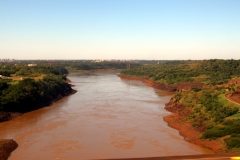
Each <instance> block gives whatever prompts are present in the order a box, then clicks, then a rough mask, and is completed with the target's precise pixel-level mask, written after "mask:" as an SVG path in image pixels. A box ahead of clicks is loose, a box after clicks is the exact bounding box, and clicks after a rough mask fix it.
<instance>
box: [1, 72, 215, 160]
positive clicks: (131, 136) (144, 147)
mask: <svg viewBox="0 0 240 160" xmlns="http://www.w3.org/2000/svg"><path fill="white" fill-rule="evenodd" d="M68 78H69V79H70V80H71V81H72V84H73V85H75V86H74V87H73V88H74V89H76V90H77V91H78V92H77V93H76V94H74V95H71V96H69V97H66V98H64V99H62V100H60V101H58V102H56V103H54V104H53V105H52V106H51V107H46V108H42V109H39V110H36V111H33V112H29V113H26V114H24V115H23V116H21V117H18V118H16V119H14V120H12V121H8V122H4V123H0V131H1V132H0V138H12V139H15V140H16V141H17V142H18V144H19V147H18V148H17V150H15V151H14V152H13V153H12V156H11V157H10V160H33V159H34V160H42V159H46V160H75V159H76V160H77V159H106V158H130V157H134V158H136V157H155V156H169V155H170V156H174V155H192V154H205V153H208V154H209V153H212V152H211V151H209V150H206V149H203V148H200V147H198V146H196V145H193V144H191V143H188V142H186V141H185V140H184V139H183V137H182V136H180V135H179V133H178V131H177V130H174V129H172V128H170V127H168V126H167V123H166V122H164V121H163V117H164V116H166V115H168V114H170V113H169V112H167V111H166V110H165V109H164V104H165V103H167V102H168V101H169V100H170V98H171V95H167V94H166V95H165V94H163V92H161V91H159V90H155V89H153V88H151V87H148V86H147V85H145V84H144V83H142V82H140V81H132V80H122V79H120V78H119V77H117V76H116V74H98V75H72V76H69V77H68Z"/></svg>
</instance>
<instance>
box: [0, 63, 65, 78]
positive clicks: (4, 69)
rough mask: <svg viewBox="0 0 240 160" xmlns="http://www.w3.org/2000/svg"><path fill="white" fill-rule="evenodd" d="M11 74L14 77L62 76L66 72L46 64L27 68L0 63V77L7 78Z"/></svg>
mask: <svg viewBox="0 0 240 160" xmlns="http://www.w3.org/2000/svg"><path fill="white" fill-rule="evenodd" d="M12 74H14V75H15V76H30V75H31V76H34V75H39V74H55V75H63V74H68V71H67V69H66V68H64V67H61V66H49V65H46V64H39V65H37V66H27V64H14V63H8V64H5V63H0V75H2V76H7V77H9V76H11V75H12Z"/></svg>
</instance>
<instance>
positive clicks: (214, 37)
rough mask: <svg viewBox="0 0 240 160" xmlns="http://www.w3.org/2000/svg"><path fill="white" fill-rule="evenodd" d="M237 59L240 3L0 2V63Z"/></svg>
mask: <svg viewBox="0 0 240 160" xmlns="http://www.w3.org/2000/svg"><path fill="white" fill-rule="evenodd" d="M1 58H14V59H212V58H218V59H240V0H0V59H1Z"/></svg>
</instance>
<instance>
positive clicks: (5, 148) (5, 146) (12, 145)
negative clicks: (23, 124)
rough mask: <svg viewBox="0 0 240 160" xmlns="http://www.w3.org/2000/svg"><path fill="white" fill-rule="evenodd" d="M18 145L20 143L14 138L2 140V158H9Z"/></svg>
mask: <svg viewBox="0 0 240 160" xmlns="http://www.w3.org/2000/svg"><path fill="white" fill-rule="evenodd" d="M17 147H18V144H17V143H16V142H15V141H14V140H12V139H4V140H0V160H7V159H8V157H9V156H10V155H11V153H12V151H14V150H15V149H16V148H17Z"/></svg>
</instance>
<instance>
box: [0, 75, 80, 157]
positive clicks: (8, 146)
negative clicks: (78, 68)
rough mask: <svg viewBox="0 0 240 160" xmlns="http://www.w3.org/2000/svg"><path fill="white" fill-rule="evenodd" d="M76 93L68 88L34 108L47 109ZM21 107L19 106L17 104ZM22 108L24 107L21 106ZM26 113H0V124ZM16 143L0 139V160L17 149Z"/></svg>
mask: <svg viewBox="0 0 240 160" xmlns="http://www.w3.org/2000/svg"><path fill="white" fill-rule="evenodd" d="M70 82H71V81H70V80H67V83H70ZM76 92H77V91H76V90H74V89H72V88H71V87H69V88H68V89H65V92H64V93H60V92H59V93H58V94H57V95H56V96H55V98H53V99H51V101H50V103H48V104H43V105H42V106H40V107H38V108H36V109H40V108H43V107H47V106H49V105H52V103H54V102H56V101H58V100H60V99H62V98H64V97H67V96H70V95H72V94H75V93H76ZM19 105H20V106H21V104H19ZM23 106H24V105H23ZM24 113H26V112H8V111H0V122H4V121H9V120H12V119H14V118H16V117H19V116H21V115H23V114H24ZM17 146H18V145H17V143H16V142H15V141H14V140H7V139H0V160H7V159H8V157H9V156H10V154H11V152H12V151H14V150H15V149H16V148H17Z"/></svg>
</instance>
